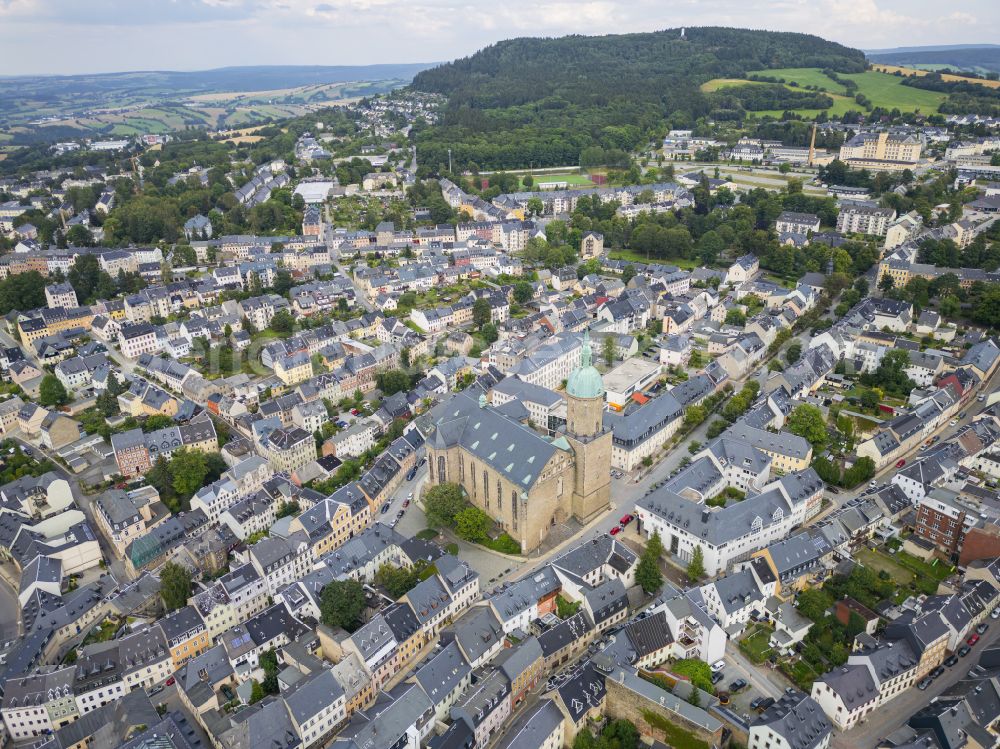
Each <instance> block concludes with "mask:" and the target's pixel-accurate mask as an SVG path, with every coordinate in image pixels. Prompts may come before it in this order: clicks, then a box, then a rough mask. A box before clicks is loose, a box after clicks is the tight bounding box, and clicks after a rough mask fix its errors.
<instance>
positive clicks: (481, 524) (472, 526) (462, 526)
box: [455, 506, 493, 544]
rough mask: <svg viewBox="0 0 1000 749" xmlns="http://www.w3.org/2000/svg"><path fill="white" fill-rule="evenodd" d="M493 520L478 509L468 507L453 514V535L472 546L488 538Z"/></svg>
mask: <svg viewBox="0 0 1000 749" xmlns="http://www.w3.org/2000/svg"><path fill="white" fill-rule="evenodd" d="M492 527H493V519H492V518H491V517H490V516H489V515H487V514H486V513H485V512H483V511H482V510H480V509H479V508H478V507H472V506H468V507H466V508H465V509H463V510H459V511H458V512H457V513H455V533H457V534H458V535H459V536H460V537H461V538H464V539H465V540H466V541H471V542H472V543H474V544H478V543H482V542H483V541H485V540H486V539H487V538H489V533H490V528H492Z"/></svg>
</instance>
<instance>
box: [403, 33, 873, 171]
mask: <svg viewBox="0 0 1000 749" xmlns="http://www.w3.org/2000/svg"><path fill="white" fill-rule="evenodd" d="M783 67H818V68H828V69H833V70H836V71H838V72H844V73H851V72H861V71H863V70H864V69H865V56H864V53H862V52H861V51H860V50H855V49H850V48H848V47H844V46H842V45H840V44H836V43H834V42H829V41H826V40H825V39H821V38H819V37H817V36H811V35H808V34H791V33H780V32H771V31H751V30H746V29H729V28H716V27H705V28H690V29H687V30H686V32H685V37H684V38H683V39H682V38H681V30H680V29H669V30H666V31H657V32H653V33H646V34H621V35H609V36H598V37H589V36H567V37H561V38H558V39H529V38H522V39H511V40H508V41H504V42H499V43H497V44H494V45H491V46H489V47H486V48H485V49H483V50H480V51H479V52H477V53H475V54H474V55H471V56H470V57H466V58H462V59H460V60H456V61H454V62H451V63H446V64H444V65H440V66H438V67H435V68H431V69H429V70H425V71H423V72H421V73H418V74H417V75H416V76H415V77H414V79H413V87H414V88H416V89H418V90H421V91H429V92H436V93H441V94H445V95H447V96H448V97H449V106H448V110H447V112H446V114H445V117H444V118H443V121H442V123H441V125H439V126H437V127H435V128H431V129H428V130H426V131H423V132H420V133H419V134H418V137H417V143H418V151H421V150H422V152H423V156H424V158H423V159H422V161H423V163H425V164H433V165H436V164H438V163H444V162H445V161H447V149H448V148H449V147H450V148H452V152H453V156H454V158H455V159H456V160H457V165H458V166H462V167H463V168H464V167H467V166H470V165H475V166H479V167H482V168H484V169H485V168H511V167H517V166H528V164H529V162H531V163H534V165H535V166H539V165H562V164H575V163H578V159H579V156H580V153H581V151H582V150H583V149H584V148H588V147H599V148H603V149H605V150H608V149H626V150H627V149H629V148H633V147H635V146H636V145H638V144H639V143H640V142H641V140H642V139H643V138H644V137H646V136H647V135H648V133H649V132H650V131H651V130H652V129H654V128H656V127H659V126H661V125H663V124H664V122H665V119H669V120H670V124H672V125H674V126H675V127H680V126H683V125H685V124H688V123H690V122H693V120H694V119H696V118H697V117H701V116H705V115H707V114H709V112H711V110H712V107H713V100H712V97H711V96H710V95H706V94H703V93H702V92H701V91H700V90H699V88H698V87H699V85H700V84H702V83H704V82H705V81H707V80H709V79H712V78H727V77H734V78H736V77H741V76H743V75H744V74H745V73H746V72H747V71H749V70H762V69H766V68H783Z"/></svg>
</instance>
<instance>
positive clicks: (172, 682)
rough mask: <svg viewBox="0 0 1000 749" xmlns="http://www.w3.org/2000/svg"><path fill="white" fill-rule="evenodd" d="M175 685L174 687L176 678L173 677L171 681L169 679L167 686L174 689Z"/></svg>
mask: <svg viewBox="0 0 1000 749" xmlns="http://www.w3.org/2000/svg"><path fill="white" fill-rule="evenodd" d="M173 685H174V677H173V676H171V677H170V678H169V679H167V686H168V687H172V686H173Z"/></svg>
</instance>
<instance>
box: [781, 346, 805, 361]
mask: <svg viewBox="0 0 1000 749" xmlns="http://www.w3.org/2000/svg"><path fill="white" fill-rule="evenodd" d="M801 358H802V344H801V343H799V342H798V341H792V342H791V343H790V344H788V348H787V349H785V361H786V362H788V363H789V364H794V363H795V362H797V361H798V360H799V359H801Z"/></svg>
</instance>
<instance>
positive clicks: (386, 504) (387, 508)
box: [382, 502, 390, 515]
mask: <svg viewBox="0 0 1000 749" xmlns="http://www.w3.org/2000/svg"><path fill="white" fill-rule="evenodd" d="M389 505H390V503H389V502H386V503H385V504H384V505H382V514H383V515H385V514H386V513H387V512H389Z"/></svg>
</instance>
